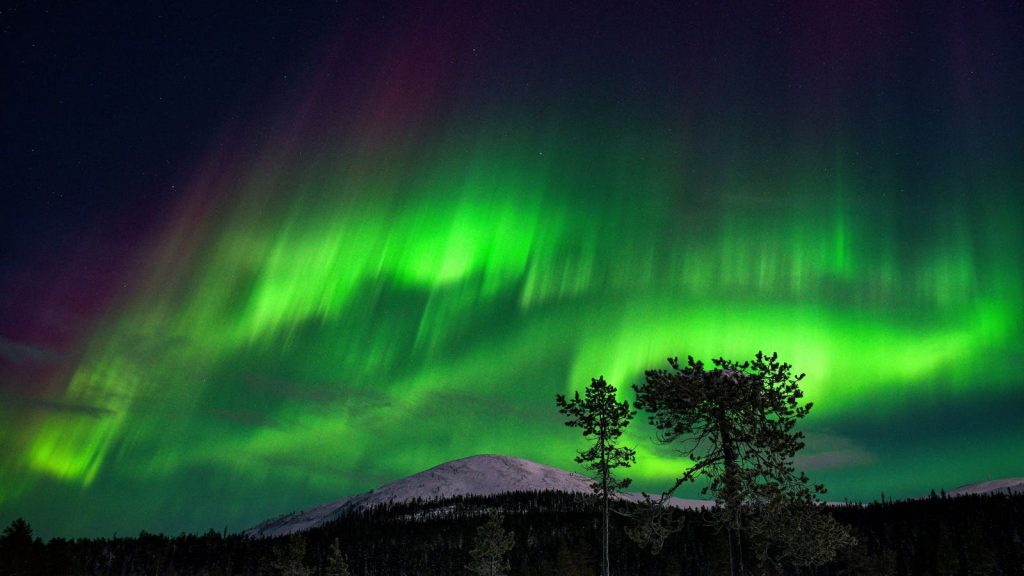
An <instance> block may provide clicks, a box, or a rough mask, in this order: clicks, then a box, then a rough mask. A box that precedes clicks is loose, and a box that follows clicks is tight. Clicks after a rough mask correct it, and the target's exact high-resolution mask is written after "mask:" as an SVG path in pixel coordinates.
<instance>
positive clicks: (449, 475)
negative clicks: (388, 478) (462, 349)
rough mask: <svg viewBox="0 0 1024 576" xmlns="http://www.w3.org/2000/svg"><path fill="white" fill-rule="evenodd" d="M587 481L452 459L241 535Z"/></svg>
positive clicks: (680, 502)
mask: <svg viewBox="0 0 1024 576" xmlns="http://www.w3.org/2000/svg"><path fill="white" fill-rule="evenodd" d="M590 485H591V480H590V479H589V478H587V477H586V476H583V475H580V474H576V473H573V472H568V471H566V470H562V469H560V468H554V467H552V466H545V465H543V464H538V463H536V462H531V461H529V460H523V459H522V458H512V457H510V456H497V455H493V454H486V455H480V456H471V457H469V458H463V459H461V460H452V461H451V462H446V463H444V464H441V465H439V466H435V467H433V468H431V469H429V470H425V471H423V472H420V473H418V474H413V475H412V476H408V477H406V478H403V479H401V480H398V481H396V482H392V483H391V484H385V485H384V486H381V487H380V488H377V489H376V490H370V491H369V492H366V493H364V494H359V495H356V496H351V497H349V498H344V499H342V500H337V501H335V502H329V503H327V504H321V505H320V506H316V507H313V508H310V509H308V510H303V511H301V512H294V513H292V514H286V515H284V516H281V517H279V518H275V519H273V520H268V521H266V522H263V523H262V524H260V525H259V526H256V527H254V528H251V529H249V530H247V531H246V532H245V534H246V535H247V536H250V537H257V538H259V537H273V536H281V535H285V534H291V533H293V532H301V531H303V530H307V529H309V528H313V527H315V526H320V525H321V524H325V523H327V522H330V521H331V520H334V519H335V518H338V517H339V516H341V515H343V514H345V513H346V512H349V511H353V510H361V509H367V508H372V507H374V506H377V505H380V504H387V503H401V502H409V501H411V500H415V499H417V498H418V499H421V500H424V501H429V500H438V499H443V498H450V497H453V496H470V495H473V496H493V495H496V494H504V493H508V492H541V491H558V492H581V493H589V492H590V491H591V489H590ZM620 497H621V499H623V500H629V501H640V500H642V499H643V496H642V495H641V494H638V493H629V494H622V495H620ZM669 505H671V506H676V507H679V508H698V507H706V506H710V505H711V503H710V502H707V501H704V500H684V499H682V498H672V499H671V500H670V502H669Z"/></svg>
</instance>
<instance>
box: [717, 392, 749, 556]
mask: <svg viewBox="0 0 1024 576" xmlns="http://www.w3.org/2000/svg"><path fill="white" fill-rule="evenodd" d="M716 417H717V418H718V435H719V436H720V438H721V441H722V458H723V460H724V461H725V462H724V467H725V472H724V475H723V478H722V482H723V484H724V486H723V488H725V513H726V522H727V523H728V525H727V531H728V533H729V572H730V573H731V574H732V576H738V575H739V574H740V573H741V572H742V570H743V550H742V549H741V544H740V542H739V530H740V526H738V525H736V526H734V525H733V519H734V514H737V513H738V512H739V511H738V510H737V509H736V507H737V506H738V505H739V502H736V501H735V499H736V493H735V489H736V485H735V484H736V460H737V459H738V457H737V456H736V448H735V447H734V446H733V444H732V434H730V431H729V426H728V419H727V418H726V415H725V410H724V409H722V408H719V410H718V412H717V414H716ZM734 539H735V540H737V542H736V543H735V545H734V544H733V540H734Z"/></svg>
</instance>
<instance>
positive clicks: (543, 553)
mask: <svg viewBox="0 0 1024 576" xmlns="http://www.w3.org/2000/svg"><path fill="white" fill-rule="evenodd" d="M493 507H498V508H500V509H501V510H503V511H504V514H505V527H506V528H508V529H511V530H512V531H513V532H514V534H515V546H514V547H513V548H512V550H511V552H510V553H509V555H508V559H509V562H510V565H511V575H557V576H574V575H584V574H586V575H592V574H597V573H598V570H597V566H596V561H597V556H598V554H597V553H598V551H599V550H600V543H599V540H598V530H597V527H598V515H597V513H596V510H595V508H594V507H593V506H592V504H591V503H589V502H588V501H587V500H586V499H584V498H582V497H580V496H574V495H565V494H558V493H540V494H535V493H531V494H511V495H506V496H501V497H497V498H457V499H453V500H448V501H443V502H438V503H430V504H409V505H400V506H394V507H390V508H380V509H376V510H373V511H371V512H366V513H361V514H358V515H350V516H347V517H345V518H342V519H339V520H337V521H335V522H333V523H331V524H329V525H326V526H323V527H320V528H315V529H313V530H310V531H308V532H305V533H303V534H301V535H295V536H291V537H283V538H275V539H265V540H252V539H248V538H245V537H244V536H241V535H224V534H219V533H216V532H213V531H211V532H208V533H207V534H204V535H201V536H195V535H190V534H182V535H180V536H175V537H167V536H163V535H156V534H148V533H142V534H140V535H139V536H138V537H134V538H113V539H106V538H103V539H82V540H64V539H61V538H54V539H52V540H50V541H49V542H47V543H43V542H41V541H40V540H38V539H33V538H32V537H31V532H30V527H29V526H28V525H27V524H17V523H15V524H12V525H11V526H9V527H8V528H7V530H6V531H5V532H4V535H3V538H2V539H0V574H2V575H6V574H26V575H32V574H55V575H75V574H113V575H125V576H131V575H162V576H172V575H185V574H188V575H210V576H213V575H228V574H239V575H265V574H267V575H269V574H289V575H294V576H300V575H311V576H312V575H320V574H327V573H328V572H327V569H328V566H331V560H332V553H331V544H332V543H334V542H335V540H337V546H336V548H335V551H334V554H333V557H334V559H335V560H336V559H337V556H338V549H340V552H341V555H343V556H344V558H345V560H346V561H347V564H348V567H349V573H350V574H352V575H354V576H373V575H406V574H407V575H416V576H431V575H439V576H440V575H451V574H467V571H466V570H465V566H466V564H467V563H468V561H469V550H470V549H471V548H472V547H473V541H474V536H475V534H476V529H477V527H478V526H479V525H480V524H482V523H483V521H484V520H483V511H485V510H487V509H491V508H493ZM680 514H681V515H683V516H685V517H686V523H685V525H684V528H683V529H682V530H681V531H680V532H678V533H676V534H674V535H673V536H671V537H670V538H669V540H668V541H667V542H666V543H665V546H664V549H663V550H662V551H661V552H660V553H659V554H658V555H651V554H650V553H648V552H645V551H644V550H641V549H640V548H639V547H638V546H637V545H636V544H634V543H633V542H632V541H630V540H629V539H628V538H626V537H625V535H624V533H623V529H622V524H623V523H624V522H626V520H620V521H619V522H617V525H616V526H615V527H614V529H613V535H612V574H615V575H676V574H681V575H717V574H728V573H729V560H728V558H729V557H728V548H727V546H728V544H727V540H726V537H725V535H724V534H723V533H721V532H716V531H715V530H714V529H712V528H711V527H710V526H709V525H708V523H707V521H706V519H705V517H704V516H703V515H702V513H700V512H680ZM833 514H834V515H835V516H836V518H837V519H839V520H840V521H842V522H845V523H848V524H850V525H852V526H853V531H854V534H855V535H856V537H857V540H858V542H859V544H858V545H857V546H856V547H855V548H852V549H849V550H847V551H846V552H844V553H843V554H842V555H841V556H840V557H839V558H838V559H837V560H836V561H835V562H833V563H832V564H830V565H826V566H823V567H819V568H817V569H816V570H813V571H812V570H809V569H804V570H796V569H792V568H790V569H788V570H786V571H785V573H786V574H815V575H847V574H848V575H858V576H873V575H898V576H917V575H921V576H925V575H929V576H930V575H949V576H973V575H982V574H984V575H995V576H1024V495H1013V496H1008V495H993V496H969V497H961V498H955V499H954V498H944V497H939V496H936V497H932V498H928V499H924V500H917V501H908V502H886V503H874V504H870V505H867V506H846V507H839V508H835V509H834V510H833ZM26 530H28V533H27V534H26ZM748 553H749V551H748ZM750 557H751V558H752V557H753V555H752V554H750ZM336 573H337V572H336Z"/></svg>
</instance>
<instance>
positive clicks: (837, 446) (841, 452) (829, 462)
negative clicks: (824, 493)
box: [794, 432, 875, 470]
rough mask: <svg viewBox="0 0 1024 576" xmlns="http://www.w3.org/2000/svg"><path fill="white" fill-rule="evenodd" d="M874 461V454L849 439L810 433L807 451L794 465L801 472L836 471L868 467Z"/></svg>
mask: <svg viewBox="0 0 1024 576" xmlns="http://www.w3.org/2000/svg"><path fill="white" fill-rule="evenodd" d="M874 461H875V456H874V454H872V453H871V452H870V451H868V450H867V449H865V448H864V447H862V446H860V445H858V444H857V443H856V442H854V441H853V440H851V439H849V438H846V437H844V436H838V435H835V434H830V433H827V432H808V433H807V438H806V448H805V451H804V453H802V454H799V455H797V457H796V458H795V459H794V464H795V465H796V467H797V469H800V470H834V469H842V468H855V467H859V466H867V465H869V464H872V463H873V462H874Z"/></svg>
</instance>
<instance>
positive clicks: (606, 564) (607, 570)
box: [601, 428, 611, 576]
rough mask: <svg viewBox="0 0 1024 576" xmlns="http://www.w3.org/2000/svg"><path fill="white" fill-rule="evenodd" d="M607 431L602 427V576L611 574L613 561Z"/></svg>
mask: <svg viewBox="0 0 1024 576" xmlns="http://www.w3.org/2000/svg"><path fill="white" fill-rule="evenodd" d="M604 434H605V431H604V429H603V428H602V429H601V464H602V467H603V469H602V471H601V493H602V494H603V496H604V519H603V520H604V538H603V540H602V543H601V576H610V574H611V566H610V564H611V562H610V556H609V554H608V474H609V471H608V455H607V454H606V453H605V446H604Z"/></svg>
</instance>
